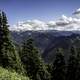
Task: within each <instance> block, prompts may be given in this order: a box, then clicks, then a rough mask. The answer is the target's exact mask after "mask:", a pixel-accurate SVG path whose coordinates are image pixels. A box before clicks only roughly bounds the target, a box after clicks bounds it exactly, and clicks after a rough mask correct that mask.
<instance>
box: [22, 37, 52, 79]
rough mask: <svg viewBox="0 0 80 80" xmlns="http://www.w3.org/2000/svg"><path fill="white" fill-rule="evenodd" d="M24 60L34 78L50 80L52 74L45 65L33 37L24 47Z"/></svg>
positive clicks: (27, 69)
mask: <svg viewBox="0 0 80 80" xmlns="http://www.w3.org/2000/svg"><path fill="white" fill-rule="evenodd" d="M22 62H23V64H24V67H25V69H26V71H27V74H28V76H29V77H30V78H32V80H49V79H50V75H49V73H48V71H47V69H46V66H45V65H44V63H43V61H42V59H41V56H40V55H39V52H38V50H37V48H36V47H35V46H34V43H33V39H31V38H30V39H28V40H27V41H26V42H25V43H24V45H23V49H22Z"/></svg>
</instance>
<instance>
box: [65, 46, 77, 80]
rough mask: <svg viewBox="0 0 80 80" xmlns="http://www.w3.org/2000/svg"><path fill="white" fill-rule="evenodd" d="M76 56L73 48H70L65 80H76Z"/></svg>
mask: <svg viewBox="0 0 80 80" xmlns="http://www.w3.org/2000/svg"><path fill="white" fill-rule="evenodd" d="M76 55H77V52H76V48H75V46H72V47H71V55H70V57H69V60H68V66H67V75H66V80H78V79H77V75H78V74H77V71H78V66H79V63H78V57H77V56H76Z"/></svg>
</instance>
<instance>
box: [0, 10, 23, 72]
mask: <svg viewBox="0 0 80 80" xmlns="http://www.w3.org/2000/svg"><path fill="white" fill-rule="evenodd" d="M8 27H9V25H8V22H7V17H6V14H5V13H4V12H2V11H1V12H0V65H1V66H2V67H4V68H11V69H15V70H16V71H18V72H21V71H22V70H23V68H22V65H21V60H20V57H19V55H18V53H17V52H16V50H15V46H14V44H13V42H12V40H11V37H10V33H9V29H8Z"/></svg>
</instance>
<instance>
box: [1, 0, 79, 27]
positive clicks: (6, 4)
mask: <svg viewBox="0 0 80 80" xmlns="http://www.w3.org/2000/svg"><path fill="white" fill-rule="evenodd" d="M77 8H80V0H0V9H1V10H3V11H4V12H5V13H6V14H7V17H8V21H9V24H10V25H13V24H16V23H17V22H18V21H25V20H33V19H39V20H42V21H49V20H55V19H57V18H59V17H60V16H61V15H62V14H65V15H66V16H71V15H72V13H73V12H74V10H76V9H77Z"/></svg>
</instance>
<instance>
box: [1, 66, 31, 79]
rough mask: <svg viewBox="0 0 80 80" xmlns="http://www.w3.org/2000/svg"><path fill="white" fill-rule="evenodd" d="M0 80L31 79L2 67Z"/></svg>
mask: <svg viewBox="0 0 80 80" xmlns="http://www.w3.org/2000/svg"><path fill="white" fill-rule="evenodd" d="M0 80H30V79H29V78H28V77H24V76H22V75H19V74H17V73H16V72H11V71H8V70H6V69H4V68H2V67H0Z"/></svg>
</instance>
